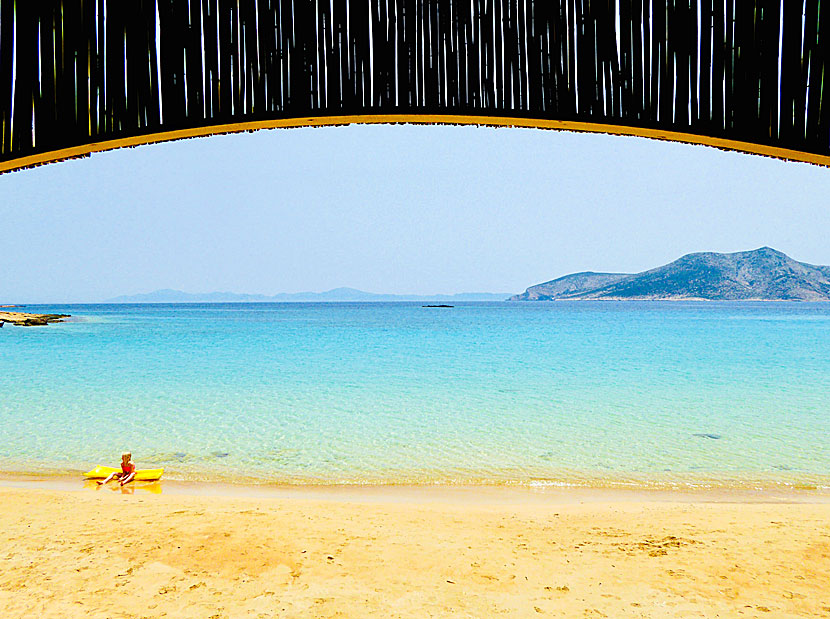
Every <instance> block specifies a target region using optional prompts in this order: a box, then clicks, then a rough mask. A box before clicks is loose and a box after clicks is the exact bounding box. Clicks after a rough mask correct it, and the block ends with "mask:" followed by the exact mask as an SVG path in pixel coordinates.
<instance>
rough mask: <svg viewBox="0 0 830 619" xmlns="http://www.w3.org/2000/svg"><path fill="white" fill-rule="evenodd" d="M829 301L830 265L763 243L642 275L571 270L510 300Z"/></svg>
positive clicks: (704, 255)
mask: <svg viewBox="0 0 830 619" xmlns="http://www.w3.org/2000/svg"><path fill="white" fill-rule="evenodd" d="M565 299H569V300H610V301H621V300H630V301H651V300H672V301H674V300H706V301H830V266H818V265H812V264H807V263H805V262H798V261H797V260H793V259H792V258H790V257H789V256H787V255H786V254H784V253H782V252H780V251H777V250H775V249H772V248H770V247H762V248H760V249H755V250H752V251H743V252H737V253H732V254H720V253H715V252H705V253H695V254H687V255H685V256H683V257H682V258H679V259H678V260H675V261H674V262H671V263H669V264H666V265H664V266H661V267H658V268H656V269H651V270H649V271H643V272H642V273H592V272H585V273H573V274H571V275H565V276H564V277H560V278H558V279H554V280H551V281H549V282H545V283H543V284H537V285H536V286H531V287H530V288H528V289H527V290H526V291H525V292H524V293H522V294H519V295H516V296H514V297H511V298H510V299H509V300H510V301H556V300H565Z"/></svg>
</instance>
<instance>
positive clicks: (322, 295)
mask: <svg viewBox="0 0 830 619" xmlns="http://www.w3.org/2000/svg"><path fill="white" fill-rule="evenodd" d="M507 297H508V294H507V293H492V292H461V293H459V294H436V295H401V294H375V293H373V292H364V291H362V290H356V289H354V288H335V289H333V290H327V291H325V292H297V293H281V294H275V295H273V296H267V295H263V294H236V293H233V292H208V293H201V294H193V293H189V292H182V291H181V290H170V289H165V290H156V291H154V292H148V293H145V294H134V295H125V296H120V297H115V298H114V299H109V300H107V301H105V303H280V302H314V301H317V302H321V301H328V302H332V303H337V302H347V301H359V302H363V303H370V302H382V301H456V302H460V301H504V300H505V299H506V298H507Z"/></svg>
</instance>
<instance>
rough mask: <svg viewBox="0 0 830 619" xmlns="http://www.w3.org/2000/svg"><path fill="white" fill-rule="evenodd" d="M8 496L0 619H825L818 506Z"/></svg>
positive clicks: (456, 494)
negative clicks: (31, 618)
mask: <svg viewBox="0 0 830 619" xmlns="http://www.w3.org/2000/svg"><path fill="white" fill-rule="evenodd" d="M60 483H65V482H60ZM18 485H19V486H20V487H12V486H13V484H10V483H6V484H5V485H3V486H0V505H2V507H0V616H3V617H29V616H39V617H78V616H87V615H88V616H96V617H163V616H167V617H274V616H279V617H449V616H457V617H495V616H504V617H544V616H549V617H715V616H720V617H739V616H740V617H810V616H813V617H830V587H828V586H827V583H828V582H830V504H828V503H827V502H816V503H810V502H790V501H787V499H786V497H784V498H783V499H782V498H777V497H770V496H758V497H754V498H753V497H749V498H748V499H747V497H743V498H742V499H741V502H729V501H728V498H729V497H728V495H726V496H722V497H720V498H718V497H713V496H706V495H703V496H695V497H688V498H687V497H684V496H682V495H644V494H630V493H629V494H627V495H626V494H624V493H623V494H620V495H609V494H596V493H592V494H589V493H586V494H579V493H574V492H569V491H562V492H552V493H528V492H524V493H523V492H515V491H514V492H511V491H510V490H509V489H499V488H494V489H475V488H474V489H466V490H461V491H437V492H430V489H418V490H412V491H407V490H405V489H404V490H403V491H401V492H390V491H388V490H384V489H383V488H380V489H374V490H370V491H368V492H360V491H342V490H331V491H326V490H320V491H313V492H307V491H302V490H300V491H288V492H282V493H279V492H278V493H274V492H271V493H269V492H267V491H262V490H256V489H254V490H253V491H252V492H251V493H246V492H244V491H243V492H238V493H233V492H223V491H221V490H217V489H216V488H214V489H213V490H212V491H211V490H209V489H207V491H206V487H200V486H187V485H179V486H176V485H172V486H170V485H168V486H164V493H163V494H155V492H157V491H158V490H159V489H160V488H161V486H159V485H153V484H145V485H138V486H136V487H135V488H134V493H133V494H122V493H121V492H120V491H118V490H114V489H113V490H110V489H103V490H99V491H96V490H94V489H92V488H91V487H89V486H88V487H85V488H80V487H79V486H80V485H79V484H78V485H76V486H75V487H76V488H77V489H75V490H65V489H59V488H57V487H49V486H48V485H47V487H41V488H33V485H32V484H31V483H20V484H18ZM168 488H170V489H172V492H171V491H168ZM292 492H293V494H292ZM794 496H795V495H794ZM744 499H746V500H744ZM807 500H809V499H807Z"/></svg>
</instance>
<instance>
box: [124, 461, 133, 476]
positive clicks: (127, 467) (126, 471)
mask: <svg viewBox="0 0 830 619" xmlns="http://www.w3.org/2000/svg"><path fill="white" fill-rule="evenodd" d="M134 470H135V464H124V463H123V462H122V463H121V472H122V473H123V476H124V477H126V476H127V475H129V474H130V473H132V472H133V471H134Z"/></svg>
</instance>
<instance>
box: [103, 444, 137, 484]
mask: <svg viewBox="0 0 830 619" xmlns="http://www.w3.org/2000/svg"><path fill="white" fill-rule="evenodd" d="M134 477H135V464H134V463H133V454H131V453H130V452H129V451H125V452H124V453H122V454H121V472H120V473H119V472H118V471H116V472H115V473H112V474H111V475H110V476H109V477H107V478H106V479H105V480H104V481H99V482H98V485H99V486H103V485H104V484H106V483H107V482H109V481H110V480H111V479H113V478H117V479H120V480H121V485H122V486H123V485H124V484H128V483H130V482H131V481H132V480H133V478H134Z"/></svg>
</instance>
